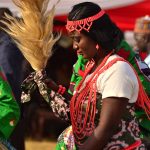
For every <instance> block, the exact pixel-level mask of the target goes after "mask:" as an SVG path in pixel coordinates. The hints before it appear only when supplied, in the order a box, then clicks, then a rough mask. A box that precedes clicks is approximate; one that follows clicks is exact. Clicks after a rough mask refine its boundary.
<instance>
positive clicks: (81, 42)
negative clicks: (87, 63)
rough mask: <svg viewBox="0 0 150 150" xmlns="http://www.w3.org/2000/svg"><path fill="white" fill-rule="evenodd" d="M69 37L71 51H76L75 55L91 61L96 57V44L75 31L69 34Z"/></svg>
mask: <svg viewBox="0 0 150 150" xmlns="http://www.w3.org/2000/svg"><path fill="white" fill-rule="evenodd" d="M70 37H71V38H72V40H73V49H75V50H77V53H78V54H80V55H82V56H83V58H85V59H92V58H93V57H94V56H95V55H96V53H97V49H96V42H94V41H93V40H92V39H91V38H90V37H88V36H86V35H85V34H83V33H79V32H77V31H74V32H72V33H70Z"/></svg>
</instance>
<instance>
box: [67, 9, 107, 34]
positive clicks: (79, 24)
mask: <svg viewBox="0 0 150 150" xmlns="http://www.w3.org/2000/svg"><path fill="white" fill-rule="evenodd" d="M104 14H105V11H104V10H101V11H100V12H99V13H97V14H96V15H94V16H91V17H88V18H85V19H81V20H76V21H69V20H67V25H66V29H67V30H68V31H69V32H72V31H74V30H75V31H77V32H80V31H81V30H83V29H84V30H86V31H87V32H89V30H90V28H91V26H92V24H93V21H94V20H97V19H99V18H100V17H102V16H103V15H104Z"/></svg>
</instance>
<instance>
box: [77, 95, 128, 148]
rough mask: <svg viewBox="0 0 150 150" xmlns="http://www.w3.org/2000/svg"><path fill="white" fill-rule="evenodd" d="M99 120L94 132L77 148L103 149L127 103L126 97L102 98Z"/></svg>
mask: <svg viewBox="0 0 150 150" xmlns="http://www.w3.org/2000/svg"><path fill="white" fill-rule="evenodd" d="M102 101H103V102H102V110H101V114H100V121H99V125H98V126H97V128H96V129H95V130H94V133H93V135H92V136H91V137H89V139H88V140H87V141H86V142H85V143H84V145H82V146H80V148H79V150H93V149H94V150H103V148H104V146H105V145H106V144H107V143H108V141H109V139H110V138H111V137H112V135H113V134H114V133H115V131H116V129H117V127H118V124H119V122H120V121H121V118H122V116H123V114H124V113H125V110H126V106H127V103H128V99H127V98H115V97H110V98H105V99H103V100H102Z"/></svg>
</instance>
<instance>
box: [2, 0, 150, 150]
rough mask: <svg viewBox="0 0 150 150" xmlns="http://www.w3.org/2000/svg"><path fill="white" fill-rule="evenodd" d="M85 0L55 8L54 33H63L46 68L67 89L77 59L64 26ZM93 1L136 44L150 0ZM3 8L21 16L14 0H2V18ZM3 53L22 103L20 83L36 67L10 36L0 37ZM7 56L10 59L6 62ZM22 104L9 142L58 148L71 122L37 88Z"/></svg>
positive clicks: (27, 149) (21, 147)
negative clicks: (140, 21) (137, 23)
mask: <svg viewBox="0 0 150 150" xmlns="http://www.w3.org/2000/svg"><path fill="white" fill-rule="evenodd" d="M83 1H84V0H61V1H60V2H59V3H58V5H57V7H56V15H55V18H54V34H57V33H58V32H60V31H61V32H62V36H61V38H60V40H59V41H58V42H57V43H56V44H55V46H54V48H53V51H54V54H53V55H52V57H51V58H50V60H49V61H48V64H47V67H46V71H47V74H48V76H49V77H50V78H52V79H53V80H54V81H55V82H56V83H58V84H62V85H63V86H65V87H66V88H68V87H69V81H70V77H71V74H72V67H73V64H74V63H75V62H76V60H77V55H76V52H74V51H73V50H72V48H71V47H72V41H71V39H70V38H69V37H68V36H67V32H66V29H65V24H66V18H67V13H68V12H69V11H70V9H71V7H72V6H73V5H74V4H76V3H79V2H83ZM92 2H95V3H98V4H99V5H100V6H101V7H102V8H103V9H104V10H105V11H106V12H107V13H108V14H109V15H110V17H111V18H112V20H113V21H114V22H115V23H116V24H117V25H118V26H119V27H120V28H121V30H122V31H123V32H124V37H125V39H126V40H127V41H128V43H129V44H131V46H133V47H134V45H135V40H134V32H133V31H134V26H135V21H136V19H137V18H139V17H142V16H146V15H150V0H126V1H122V0H92ZM55 3H56V1H55V0H51V1H50V3H49V6H48V9H50V8H51V6H53V4H55ZM64 4H65V5H64ZM4 11H6V12H7V13H10V14H11V15H13V16H15V17H17V18H18V19H21V15H20V12H19V10H18V9H17V8H16V7H15V5H14V4H13V2H12V1H11V0H0V18H1V16H2V15H3V13H2V12H4ZM4 36H5V37H7V36H8V35H4V34H2V31H0V39H3V38H2V37H4ZM4 39H5V38H4ZM4 41H5V42H4ZM8 45H9V46H8ZM2 49H3V50H2ZM0 55H1V56H3V57H2V59H1V60H0V61H1V62H0V63H1V64H3V63H7V65H4V67H3V66H2V67H3V68H4V71H5V74H6V76H7V78H8V81H9V83H10V85H11V86H12V89H13V92H14V95H15V97H16V99H17V101H18V103H19V102H20V94H21V89H20V85H21V82H22V81H23V80H24V79H25V78H26V77H27V76H28V75H29V73H31V72H32V71H33V70H32V69H31V67H30V65H29V64H28V62H27V61H26V60H25V59H24V58H23V56H22V54H21V53H20V51H19V50H18V48H17V46H16V45H15V44H14V43H13V42H12V40H11V39H10V38H7V40H0ZM4 59H5V60H7V62H6V61H5V62H3V60H4ZM18 62H19V63H18ZM10 68H11V69H10ZM20 107H21V108H22V112H23V113H22V117H21V120H20V122H19V124H18V126H17V127H16V129H15V131H14V133H13V135H12V137H11V138H10V141H11V142H12V143H13V145H14V146H15V147H16V148H17V150H34V149H35V150H42V149H43V150H53V149H55V145H56V140H57V138H58V136H59V134H60V133H61V132H62V131H63V130H64V129H65V128H66V127H67V126H69V123H67V122H64V121H61V120H60V119H58V118H56V117H55V116H54V115H53V113H52V111H51V109H50V108H49V106H48V105H47V104H46V103H45V101H44V100H43V99H42V97H41V96H40V95H39V93H38V91H37V92H35V93H34V95H32V101H31V102H29V103H27V104H24V105H20Z"/></svg>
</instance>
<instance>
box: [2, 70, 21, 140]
mask: <svg viewBox="0 0 150 150" xmlns="http://www.w3.org/2000/svg"><path fill="white" fill-rule="evenodd" d="M19 117H20V109H19V105H18V104H17V102H16V101H15V99H14V96H13V93H12V90H11V88H10V85H9V84H8V82H7V81H6V79H5V77H4V75H3V73H2V70H1V68H0V138H3V139H8V138H9V136H10V134H11V133H12V131H13V129H14V128H15V126H16V124H17V122H18V120H19Z"/></svg>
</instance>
